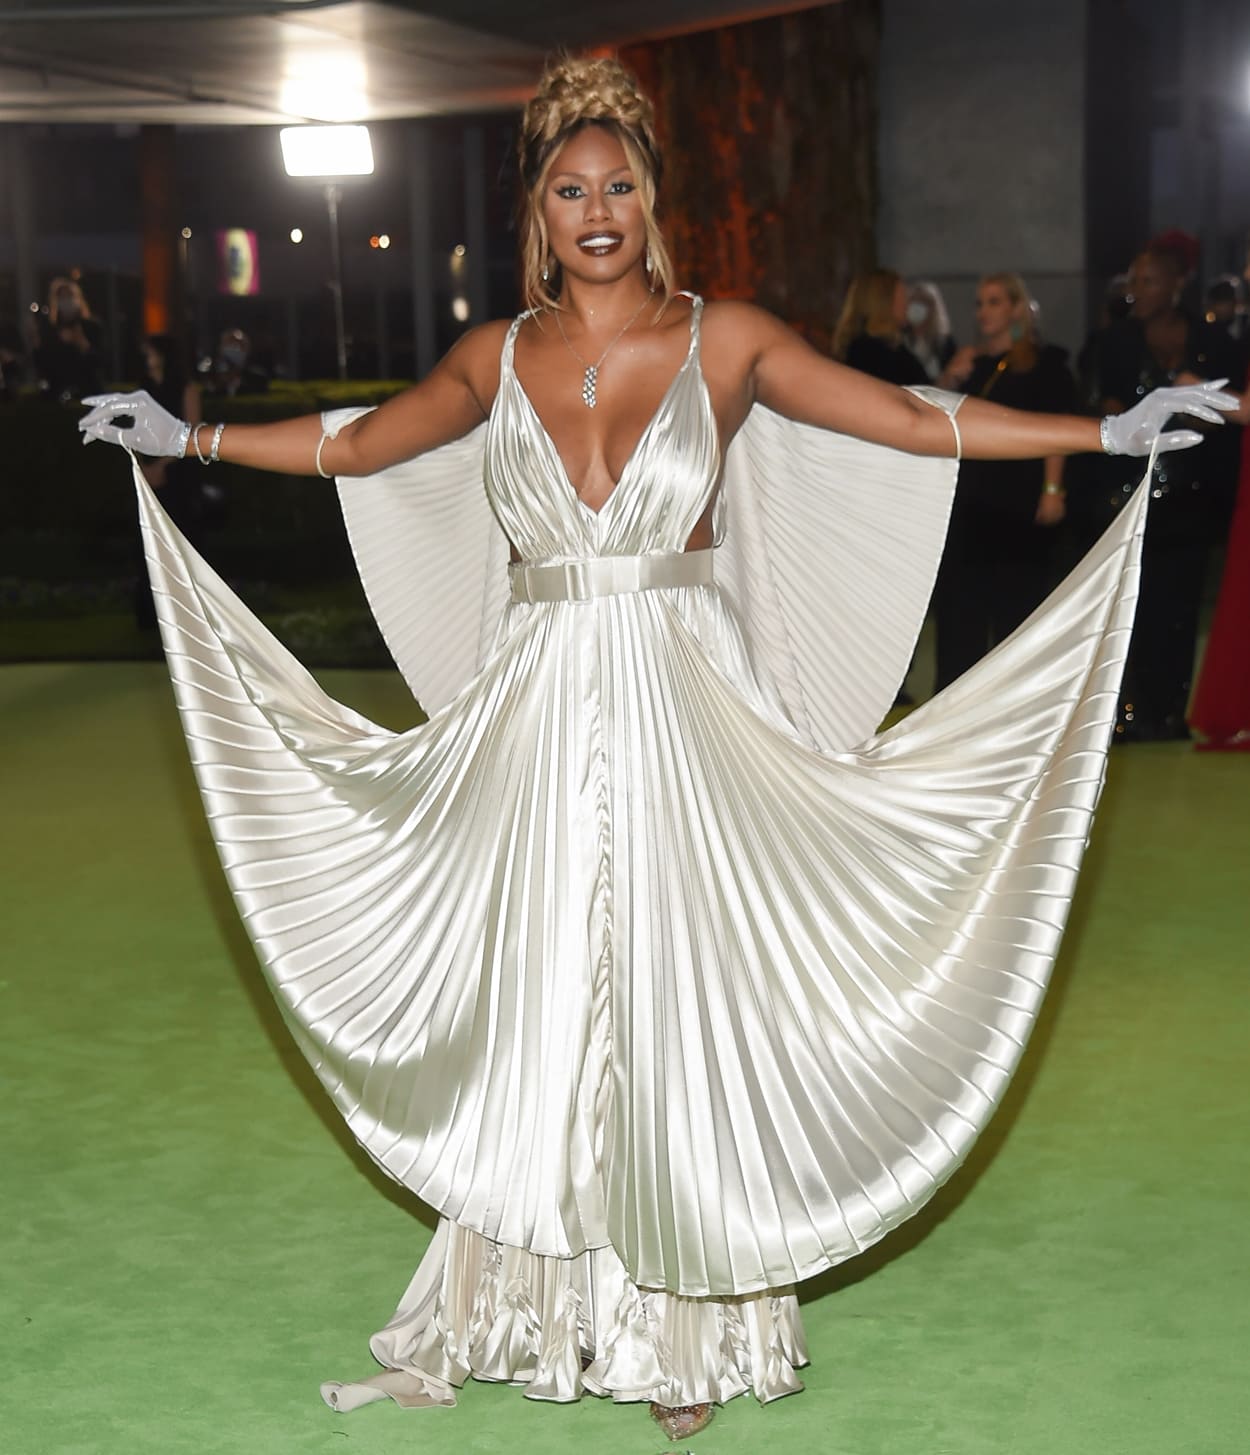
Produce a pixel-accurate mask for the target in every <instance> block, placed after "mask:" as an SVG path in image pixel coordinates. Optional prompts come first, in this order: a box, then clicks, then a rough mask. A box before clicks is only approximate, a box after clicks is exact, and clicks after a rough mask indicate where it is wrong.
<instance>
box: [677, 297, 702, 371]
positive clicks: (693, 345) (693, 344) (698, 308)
mask: <svg viewBox="0 0 1250 1455" xmlns="http://www.w3.org/2000/svg"><path fill="white" fill-rule="evenodd" d="M673 297H674V298H689V299H690V347H689V349H687V351H686V357H687V358H690V357H691V355H693V354H696V353H697V352H698V350H699V330H700V325H701V324H702V322H703V299H702V298H701V297H700V296H699V294H697V293H691V292H689V291H688V290H687V289H685V288H680V289H678V291H677V292H676V293H674V294H673Z"/></svg>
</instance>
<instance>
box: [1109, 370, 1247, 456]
mask: <svg viewBox="0 0 1250 1455" xmlns="http://www.w3.org/2000/svg"><path fill="white" fill-rule="evenodd" d="M1227 383H1228V380H1227V379H1215V380H1208V381H1205V382H1203V383H1201V384H1182V385H1181V386H1180V387H1179V388H1175V389H1155V390H1153V391H1152V392H1151V393H1149V394H1147V395H1146V397H1145V398H1144V399H1142V400H1140V401H1139V402H1138V403H1136V404H1134V405H1133V407H1132V409H1126V410H1125V411H1124V413H1123V414H1108V415H1107V416H1106V417H1105V418H1104V419H1103V421H1102V424H1101V425H1100V426H1099V432H1100V435H1101V438H1102V447H1103V449H1104V450H1105V451H1106V452H1107V454H1109V455H1148V454H1149V453H1150V451H1151V450H1152V449H1153V448H1154V443H1155V440H1156V439H1158V441H1159V450H1160V453H1162V452H1163V451H1164V450H1187V449H1188V448H1189V447H1190V445H1199V444H1201V443H1202V436H1201V435H1200V434H1199V433H1198V431H1197V430H1195V429H1173V430H1169V431H1168V432H1167V433H1166V434H1164V433H1163V426H1164V425H1165V424H1166V423H1167V422H1168V420H1169V419H1171V417H1172V416H1173V415H1174V414H1192V415H1193V416H1194V417H1195V418H1196V419H1205V420H1206V421H1207V423H1208V424H1223V423H1224V416H1223V415H1222V414H1221V413H1220V412H1219V411H1220V410H1228V409H1236V408H1237V407H1238V405H1239V404H1240V403H1241V401H1240V400H1239V399H1238V398H1237V396H1236V395H1235V394H1227V393H1225V392H1223V386H1224V385H1225V384H1227Z"/></svg>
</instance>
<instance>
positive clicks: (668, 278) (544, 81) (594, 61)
mask: <svg viewBox="0 0 1250 1455" xmlns="http://www.w3.org/2000/svg"><path fill="white" fill-rule="evenodd" d="M586 126H602V127H604V128H605V129H606V130H608V131H610V132H611V133H612V135H613V136H615V137H616V138H617V140H618V141H619V142H620V143H621V146H622V148H623V149H624V152H625V160H626V161H627V162H628V163H629V167H630V170H631V172H632V173H633V178H634V185H635V186H636V187H637V189H638V195H639V197H640V199H641V201H642V215H643V222H644V225H645V227H646V232H647V248H648V251H649V252H650V255H651V271H650V273H649V274H648V281H649V282H650V284H651V286H652V287H653V288H655V289H657V290H659V291H661V292H662V293H663V294H664V296H665V298H668V297H669V296H670V295H671V294H672V292H673V264H672V261H671V259H670V258H669V255H668V249H667V248H666V247H665V245H664V237H663V234H662V233H661V232H660V227H659V224H658V223H657V221H656V217H655V201H656V194H657V192H658V191H659V186H660V175H661V172H662V170H663V164H662V162H661V159H660V149H659V147H658V145H657V144H656V139H655V113H654V109H653V108H652V105H651V102H650V101H649V100H648V99H647V97H646V96H645V95H644V94H643V92H642V90H641V88H640V87H639V85H638V82H637V80H636V79H635V77H634V76H633V75H631V74H630V72H629V71H627V70H626V69H625V67H624V66H623V65H621V63H620V62H619V61H615V60H608V59H606V58H602V57H575V56H562V57H560V58H559V59H557V60H555V61H553V62H551V63H550V64H549V65H548V66H547V69H546V70H545V71H544V72H543V74H542V77H541V78H540V80H539V82H538V91H537V93H536V94H535V96H534V98H533V100H532V101H530V102H529V104H528V105H527V106H526V108H525V111H524V113H523V115H522V117H521V134H520V137H519V140H518V145H517V159H518V162H519V163H520V170H521V186H522V196H521V205H520V218H519V226H518V231H519V234H520V244H521V292H522V294H523V296H524V299H525V306H526V307H527V308H533V309H538V308H558V307H560V306H561V305H560V303H559V295H560V280H559V277H558V275H556V276H551V277H549V278H547V279H546V280H544V279H543V268H544V266H546V265H547V264H548V256H549V253H550V243H549V240H548V238H547V224H546V222H545V220H544V218H543V194H544V192H545V191H546V187H547V179H548V178H549V177H550V175H551V170H552V168H553V166H554V165H555V161H556V158H557V157H558V156H559V154H560V149H561V148H562V147H563V146H564V144H565V142H566V141H568V140H569V139H570V138H571V137H572V136H574V135H576V133H577V132H579V131H581V130H582V128H583V127H586ZM549 271H552V270H550V269H549Z"/></svg>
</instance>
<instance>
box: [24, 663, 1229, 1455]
mask: <svg viewBox="0 0 1250 1455" xmlns="http://www.w3.org/2000/svg"><path fill="white" fill-rule="evenodd" d="M322 676H323V680H324V681H325V682H326V684H327V686H328V687H329V690H330V691H331V692H332V693H334V694H335V695H336V696H340V697H342V698H344V699H345V700H346V701H349V702H351V703H352V704H353V705H354V706H356V707H358V708H360V709H361V710H362V711H364V712H365V713H367V714H369V715H370V716H373V717H375V718H377V719H379V720H381V721H384V722H386V723H388V725H390V726H404V725H406V723H407V722H408V721H410V720H411V719H412V715H413V709H412V707H411V704H410V703H406V699H405V696H404V693H403V689H402V687H401V686H400V685H399V684H398V682H397V679H395V678H394V677H393V676H390V675H387V674H382V673H378V674H367V673H356V674H351V673H324V674H322ZM0 722H2V724H3V733H4V744H3V758H2V759H0V761H2V762H3V781H4V791H3V800H2V801H3V808H4V820H5V835H4V842H5V856H6V862H5V865H4V873H3V879H2V881H0V882H2V884H3V890H2V893H3V898H4V903H3V925H4V930H5V933H4V955H3V968H2V969H0V1006H2V1007H3V1022H2V1032H0V1034H2V1036H3V1063H2V1064H3V1074H4V1084H5V1091H4V1096H3V1099H2V1101H0V1146H2V1148H3V1160H2V1162H0V1168H2V1171H0V1239H2V1242H3V1264H2V1272H0V1390H2V1395H0V1450H2V1451H3V1452H5V1455H146V1452H160V1455H182V1452H194V1455H217V1452H222V1455H321V1452H330V1455H332V1452H336V1451H348V1452H350V1451H352V1450H356V1451H361V1452H364V1451H368V1452H376V1455H397V1452H405V1455H406V1452H415V1451H423V1452H425V1451H429V1452H444V1451H446V1452H457V1455H459V1452H481V1455H487V1452H490V1455H496V1452H498V1455H503V1452H521V1455H526V1452H535V1455H536V1452H540V1451H541V1452H544V1455H573V1452H578V1455H584V1452H595V1455H599V1452H603V1455H615V1452H621V1455H624V1452H637V1455H646V1452H655V1451H658V1450H660V1449H662V1448H664V1444H665V1442H664V1441H663V1439H662V1438H661V1437H660V1436H659V1434H658V1432H657V1431H656V1430H655V1428H654V1427H653V1426H652V1425H651V1424H650V1422H649V1421H648V1420H647V1418H646V1416H645V1413H644V1410H643V1408H642V1407H641V1406H613V1405H611V1404H609V1403H606V1402H603V1401H598V1400H592V1399H587V1400H584V1401H582V1402H581V1403H580V1404H578V1405H574V1406H568V1407H564V1406H548V1405H540V1404H536V1403H533V1402H531V1401H528V1400H525V1399H523V1398H521V1396H520V1395H519V1393H518V1392H517V1391H515V1390H510V1389H507V1388H497V1387H493V1386H487V1385H472V1386H470V1387H469V1388H468V1389H467V1390H466V1391H465V1394H464V1396H463V1398H462V1400H461V1403H460V1405H459V1407H458V1408H456V1409H454V1410H433V1411H405V1410H400V1409H398V1408H396V1407H394V1406H392V1405H389V1404H386V1405H378V1406H374V1407H371V1408H369V1409H365V1410H361V1411H358V1412H357V1413H355V1414H353V1415H346V1416H339V1415H336V1414H334V1413H332V1412H331V1411H330V1410H328V1409H327V1408H326V1407H325V1406H324V1405H323V1404H322V1403H321V1401H320V1399H319V1397H318V1393H317V1385H318V1382H319V1381H320V1380H321V1379H323V1378H327V1377H348V1378H350V1377H354V1376H359V1375H361V1374H364V1373H367V1372H369V1370H370V1369H371V1368H372V1364H371V1361H370V1358H369V1355H368V1350H367V1345H366V1340H367V1336H368V1334H369V1333H370V1332H371V1331H372V1330H373V1329H375V1328H376V1327H378V1326H379V1325H380V1324H381V1323H383V1322H384V1321H385V1319H386V1318H387V1317H388V1315H389V1313H390V1311H391V1309H392V1307H393V1305H394V1303H395V1302H396V1300H397V1299H398V1297H399V1295H400V1293H401V1292H402V1290H403V1288H404V1285H405V1284H406V1282H407V1280H408V1278H409V1276H410V1274H411V1271H412V1269H413V1267H414V1266H415V1264H416V1262H417V1259H418V1257H419V1255H420V1253H421V1250H422V1248H423V1246H424V1244H425V1241H426V1239H427V1237H428V1234H429V1228H430V1226H431V1219H430V1217H429V1215H428V1214H424V1213H422V1212H421V1211H420V1210H419V1209H417V1208H415V1207H414V1206H412V1205H411V1203H410V1201H409V1200H408V1199H407V1198H406V1197H405V1196H404V1195H403V1194H402V1193H400V1192H399V1191H398V1190H396V1189H395V1188H393V1187H392V1186H390V1185H389V1184H387V1183H385V1182H384V1181H383V1180H382V1178H381V1177H380V1176H379V1175H378V1174H377V1173H376V1172H375V1171H373V1170H372V1168H371V1166H370V1165H369V1164H367V1163H366V1161H365V1159H363V1158H362V1156H361V1155H360V1154H359V1153H357V1152H356V1150H355V1149H354V1147H353V1146H352V1145H351V1143H350V1140H349V1138H348V1136H347V1135H346V1133H345V1132H344V1131H343V1129H342V1128H341V1126H340V1125H339V1124H338V1123H337V1120H336V1117H335V1116H334V1114H333V1113H332V1112H331V1110H330V1109H329V1106H328V1103H327V1101H326V1100H325V1099H324V1097H323V1096H322V1095H321V1093H320V1091H319V1090H318V1088H317V1087H316V1085H315V1083H314V1082H313V1079H312V1077H311V1074H310V1073H309V1072H308V1071H307V1070H306V1068H305V1067H304V1065H303V1063H302V1061H301V1060H300V1058H299V1057H298V1054H297V1053H296V1052H295V1051H294V1050H293V1049H292V1047H291V1045H290V1044H289V1042H288V1040H287V1038H286V1035H285V1032H284V1031H283V1030H282V1028H281V1025H280V1023H279V1021H278V1018H277V1016H276V1014H275V1012H274V1010H273V1008H272V1006H271V1004H270V1002H269V999H268V996H267V993H266V992H265V990H264V988H263V986H262V984H261V980H260V975H259V972H258V971H257V969H256V968H255V965H254V962H253V959H252V955H251V951H250V949H249V947H248V944H247V942H246V940H245V938H244V936H243V933H242V931H241V930H240V928H239V926H238V924H237V922H236V919H235V917H234V912H233V908H232V906H231V903H230V899H229V895H228V893H227V891H226V889H225V886H224V883H223V880H222V878H221V875H220V872H219V869H218V867H217V863H216V858H215V855H214V853H213V850H212V846H211V843H210V841H209V838H208V835H207V832H206V830H205V828H204V825H203V822H202V820H201V817H200V813H199V806H198V800H197V797H196V794H195V789H194V785H193V782H192V779H191V775H190V771H189V769H188V766H187V763H186V756H185V751H184V749H183V746H182V741H181V736H180V733H179V729H178V726H177V722H176V718H175V714H174V711H173V707H172V702H171V698H170V694H169V690H168V686H167V684H166V681H165V678H164V673H163V669H162V668H161V667H160V666H159V665H156V664H147V663H130V664H123V665H117V666H110V665H104V664H93V665H50V666H12V667H8V668H4V669H2V670H0ZM1248 823H1250V760H1247V759H1246V758H1245V757H1239V756H1235V755H1234V756H1219V755H1208V756H1202V755H1198V754H1195V753H1192V752H1190V751H1188V750H1187V749H1185V748H1183V747H1180V746H1175V747H1174V746H1171V745H1167V746H1152V747H1145V748H1132V749H1127V750H1124V751H1122V752H1119V753H1117V754H1116V755H1115V756H1114V758H1113V762H1112V771H1111V777H1110V783H1109V787H1108V791H1107V794H1106V797H1105V798H1104V802H1103V807H1102V811H1101V814H1100V818H1099V822H1098V825H1097V828H1096V831H1095V835H1094V840H1093V845H1092V848H1091V852H1090V856H1089V859H1088V860H1087V868H1086V871H1085V874H1084V877H1083V880H1082V884H1081V890H1080V894H1079V897H1078V901H1077V904H1076V907H1075V910H1074V914H1073V921H1072V925H1071V929H1070V931H1069V935H1068V938H1067V941H1066V945H1065V949H1064V953H1063V955H1062V957H1061V961H1060V965H1059V968H1058V972H1057V977H1056V981H1055V985H1054V988H1053V990H1052V993H1051V996H1050V999H1049V1002H1048V1008H1047V1012H1046V1015H1045V1018H1044V1020H1043V1022H1042V1024H1041V1026H1040V1028H1039V1031H1038V1033H1037V1036H1036V1037H1035V1039H1034V1042H1033V1045H1032V1047H1031V1048H1030V1051H1029V1055H1028V1057H1027V1060H1026V1063H1025V1066H1024V1069H1023V1070H1022V1072H1021V1074H1020V1076H1019V1077H1018V1078H1017V1081H1016V1083H1015V1084H1014V1086H1013V1089H1012V1091H1011V1093H1010V1096H1009V1100H1008V1102H1007V1103H1006V1105H1005V1106H1004V1107H1003V1109H1002V1110H1001V1111H1000V1113H999V1115H998V1117H997V1119H996V1121H995V1122H994V1123H993V1125H992V1127H991V1129H990V1131H989V1133H988V1134H987V1136H986V1137H985V1138H984V1139H983V1140H982V1142H981V1143H980V1145H979V1147H978V1149H977V1151H976V1153H975V1154H974V1157H973V1159H972V1161H971V1162H970V1164H969V1165H968V1166H966V1167H965V1168H964V1169H963V1170H962V1172H961V1173H960V1174H959V1175H958V1176H957V1177H956V1178H955V1179H954V1180H953V1181H952V1182H951V1183H950V1184H949V1185H948V1186H947V1188H946V1189H944V1191H943V1192H942V1193H941V1194H940V1195H939V1197H938V1198H937V1199H936V1200H935V1201H934V1202H933V1203H932V1204H931V1205H930V1206H929V1208H928V1209H926V1210H925V1212H924V1213H922V1214H921V1215H920V1216H918V1217H917V1218H915V1219H913V1220H912V1222H911V1223H910V1224H908V1225H907V1226H905V1227H904V1228H903V1229H901V1230H900V1231H899V1232H898V1233H897V1234H895V1235H894V1236H893V1237H892V1238H890V1239H888V1240H887V1241H886V1243H885V1244H883V1245H882V1246H881V1247H879V1248H878V1249H875V1250H873V1251H872V1252H871V1253H870V1254H868V1255H866V1256H865V1257H863V1258H861V1259H859V1260H857V1261H856V1262H854V1263H851V1264H849V1265H846V1266H845V1267H843V1268H841V1269H839V1270H837V1271H836V1272H835V1273H833V1274H831V1275H828V1276H826V1277H825V1278H823V1279H820V1280H817V1281H816V1282H815V1283H814V1284H813V1285H809V1286H808V1288H807V1290H806V1295H807V1297H806V1303H805V1308H804V1313H805V1318H806V1322H807V1327H808V1334H809V1338H810V1341H811V1345H812V1352H813V1364H812V1367H811V1369H810V1370H809V1371H808V1373H807V1386H808V1387H807V1392H806V1393H805V1394H801V1395H799V1396H797V1397H796V1398H791V1399H786V1400H782V1401H780V1402H779V1403H777V1404H775V1405H773V1406H771V1407H769V1408H765V1409H761V1408H759V1407H758V1406H756V1405H755V1404H754V1403H752V1402H751V1401H749V1400H745V1399H743V1400H736V1401H734V1402H733V1403H732V1404H731V1405H730V1406H729V1407H727V1408H726V1409H725V1410H723V1411H721V1412H720V1414H719V1415H718V1417H717V1419H716V1421H715V1423H714V1424H713V1426H712V1428H711V1429H709V1430H708V1431H707V1433H705V1434H703V1435H701V1436H699V1437H698V1439H697V1440H696V1441H694V1442H693V1448H694V1449H695V1450H696V1451H697V1452H699V1455H740V1452H741V1455H745V1452H748V1451H750V1452H752V1455H755V1452H760V1451H764V1450H772V1449H777V1450H780V1451H796V1452H808V1451H813V1452H815V1451H822V1452H823V1451H828V1452H839V1455H913V1452H916V1455H1017V1452H1018V1455H1086V1452H1088V1455H1118V1452H1125V1455H1129V1452H1132V1455H1230V1452H1240V1451H1243V1450H1245V1449H1246V1448H1247V1446H1248V1445H1250V1437H1248V1435H1247V1430H1248V1428H1250V1400H1248V1399H1247V1394H1246V1390H1247V1379H1246V1363H1247V1354H1250V1331H1248V1328H1247V1323H1248V1319H1247V1309H1248V1308H1250V1298H1248V1294H1250V1289H1248V1288H1247V1282H1248V1280H1247V1262H1248V1259H1247V1221H1246V1207H1247V1194H1248V1193H1250V1175H1248V1173H1247V1158H1246V1113H1247V1095H1246V1082H1245V1066H1246V1045H1247V1031H1248V1030H1250V1011H1248V1004H1247V995H1246V962H1247V940H1248V938H1250V936H1248V934H1247V931H1248V929H1250V909H1248V900H1250V872H1248V871H1250V834H1248V832H1247V824H1248Z"/></svg>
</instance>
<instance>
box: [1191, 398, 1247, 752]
mask: <svg viewBox="0 0 1250 1455" xmlns="http://www.w3.org/2000/svg"><path fill="white" fill-rule="evenodd" d="M1248 382H1250V381H1248ZM1232 418H1235V419H1236V421H1237V423H1239V424H1250V389H1247V391H1246V393H1245V394H1244V395H1243V396H1242V403H1241V409H1240V410H1239V411H1238V413H1237V414H1236V415H1235V416H1232ZM1189 725H1190V727H1192V728H1193V730H1194V732H1195V733H1196V734H1197V735H1198V747H1199V748H1200V749H1223V750H1225V751H1240V752H1243V753H1244V752H1247V751H1250V429H1247V430H1246V431H1245V432H1244V434H1243V435H1242V440H1241V480H1240V484H1239V486H1238V490H1237V504H1236V507H1235V509H1234V512H1233V523H1232V528H1231V529H1230V531H1229V535H1228V555H1227V556H1226V557H1225V561H1224V578H1223V580H1222V582H1221V583H1220V595H1219V600H1218V601H1217V603H1216V607H1215V616H1214V617H1213V618H1212V621H1211V633H1210V636H1208V638H1207V649H1206V652H1205V654H1204V655H1203V658H1202V672H1201V675H1200V676H1199V678H1198V686H1197V688H1196V689H1195V690H1194V700H1193V704H1192V706H1191V707H1190V710H1189Z"/></svg>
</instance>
